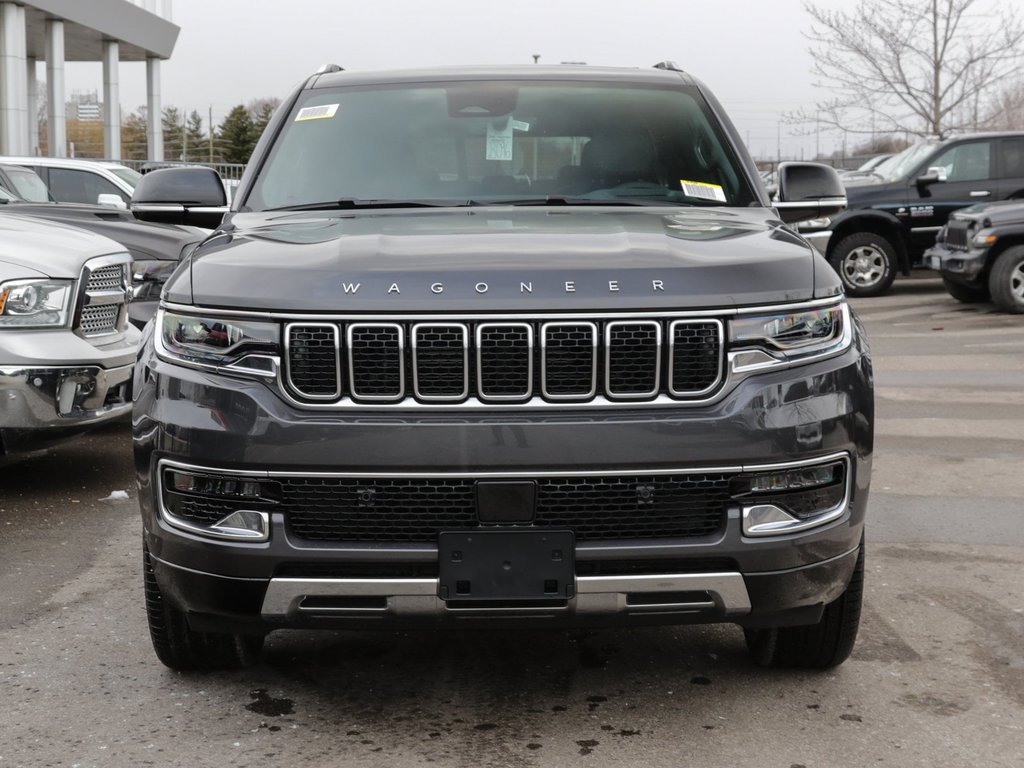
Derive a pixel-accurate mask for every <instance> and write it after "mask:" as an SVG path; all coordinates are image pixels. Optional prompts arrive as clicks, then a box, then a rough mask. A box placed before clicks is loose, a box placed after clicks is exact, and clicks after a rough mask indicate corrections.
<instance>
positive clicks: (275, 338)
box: [157, 310, 281, 375]
mask: <svg viewBox="0 0 1024 768" xmlns="http://www.w3.org/2000/svg"><path fill="white" fill-rule="evenodd" d="M157 324H158V328H159V335H158V337H157V338H158V344H159V346H158V350H159V351H160V352H161V353H163V355H164V356H165V357H168V358H170V359H172V360H174V361H176V362H181V363H185V364H189V365H195V366H198V367H214V368H222V367H223V368H232V369H235V370H238V371H241V372H248V373H255V374H260V375H272V374H274V373H275V372H276V364H277V360H276V357H277V355H278V353H279V351H280V344H281V329H280V327H279V326H278V325H277V323H264V322H255V321H251V320H239V319H235V318H229V317H219V316H203V315H184V314H178V313H176V312H167V311H165V310H161V311H160V312H159V313H158V315H157Z"/></svg>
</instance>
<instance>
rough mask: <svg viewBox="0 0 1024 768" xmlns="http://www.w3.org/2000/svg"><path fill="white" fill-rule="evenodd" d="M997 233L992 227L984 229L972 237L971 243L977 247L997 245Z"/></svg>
mask: <svg viewBox="0 0 1024 768" xmlns="http://www.w3.org/2000/svg"><path fill="white" fill-rule="evenodd" d="M996 239H997V238H996V234H995V233H994V232H993V231H992V230H991V229H982V230H980V231H979V232H978V233H977V234H976V235H975V236H974V237H972V238H971V245H973V246H974V247H975V248H988V247H990V246H993V245H995V243H996Z"/></svg>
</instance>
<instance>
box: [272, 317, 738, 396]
mask: <svg viewBox="0 0 1024 768" xmlns="http://www.w3.org/2000/svg"><path fill="white" fill-rule="evenodd" d="M286 338H287V340H288V350H287V354H286V356H285V357H286V371H285V374H286V376H285V379H286V382H287V385H288V389H289V391H290V393H291V395H292V396H293V397H294V398H296V399H297V400H299V401H300V402H308V403H310V404H324V403H330V404H337V405H344V404H346V403H367V404H372V403H396V402H400V401H403V400H406V399H410V400H414V401H417V402H421V403H428V404H429V403H441V402H449V403H457V402H463V401H466V400H470V399H475V400H477V401H479V402H482V403H525V402H527V401H529V400H531V398H535V397H537V398H541V399H543V400H546V401H549V402H567V401H577V402H579V401H586V400H592V399H594V398H596V397H604V398H607V399H609V400H612V401H621V402H628V401H643V400H653V399H656V398H658V397H661V396H668V397H670V398H674V399H677V400H688V399H689V400H693V399H696V398H699V397H703V396H705V395H708V394H710V393H711V392H713V391H714V390H715V389H716V388H717V387H718V386H719V385H720V384H721V382H722V380H723V375H724V363H725V355H724V325H723V323H722V321H721V320H719V319H716V318H697V319H683V320H672V319H667V318H657V317H653V318H652V317H642V318H637V319H635V320H633V319H629V320H607V321H600V320H596V319H595V320H558V319H555V318H551V319H549V320H547V321H543V320H540V321H538V320H534V319H532V318H531V319H530V320H528V321H527V320H518V319H514V318H513V319H509V320H504V319H499V320H494V321H477V322H473V321H470V320H467V321H459V320H458V319H457V318H456V319H453V320H452V321H447V320H443V321H436V322H418V323H404V322H357V321H353V322H349V323H337V324H335V323H323V322H316V323H313V322H310V323H302V322H294V323H290V324H288V326H287V333H286Z"/></svg>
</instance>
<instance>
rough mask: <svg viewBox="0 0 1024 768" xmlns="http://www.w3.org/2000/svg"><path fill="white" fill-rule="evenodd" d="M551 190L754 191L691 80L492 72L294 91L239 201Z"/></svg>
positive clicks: (489, 199)
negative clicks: (665, 84)
mask: <svg viewBox="0 0 1024 768" xmlns="http://www.w3.org/2000/svg"><path fill="white" fill-rule="evenodd" d="M554 198H557V199H558V201H559V202H562V203H569V204H572V203H576V202H581V203H582V202H590V203H598V202H603V203H607V204H612V205H617V204H634V205H635V204H660V205H676V204H684V205H751V204H754V203H755V201H756V198H755V196H754V193H753V191H752V190H751V188H750V185H749V183H748V181H747V180H746V177H745V175H744V174H743V172H742V171H741V170H740V167H739V162H738V161H737V159H736V157H735V155H734V154H733V152H732V150H731V149H730V148H729V145H728V143H727V142H726V140H725V138H724V136H723V135H722V133H721V130H720V128H719V126H718V124H717V122H716V120H715V118H714V117H713V116H712V115H711V113H710V112H709V110H708V108H707V105H706V103H705V101H704V99H703V98H702V97H701V95H700V94H699V92H698V91H697V90H696V89H695V88H684V87H676V88H673V89H667V88H661V87H644V86H638V85H635V84H631V85H630V86H629V87H623V86H618V85H614V86H613V85H607V84H601V83H582V82H510V81H499V82H446V83H440V84H426V85H421V84H417V85H415V86H414V85H404V84H403V85H401V86H386V87H384V86H380V87H369V88H368V87H349V88H339V89H331V90H326V89H324V90H320V89H315V90H312V91H309V92H306V93H304V94H303V96H302V97H301V98H300V100H299V103H298V104H297V105H296V106H295V107H294V108H293V110H292V112H291V114H290V115H289V116H288V119H287V122H286V123H285V125H284V127H283V129H282V132H281V134H280V135H279V136H278V138H277V141H276V142H275V145H274V148H273V150H272V151H271V153H270V155H269V157H268V159H267V161H266V163H265V164H264V166H263V167H262V168H261V170H260V172H259V176H258V177H257V179H256V181H255V184H254V186H253V188H252V190H251V192H250V193H249V195H248V197H247V199H246V200H245V201H243V202H244V205H243V206H242V210H261V209H271V208H289V207H291V208H297V207H325V208H326V207H331V206H332V205H337V204H338V203H339V201H341V202H343V203H344V202H347V203H348V205H349V206H352V205H355V206H357V207H358V205H359V204H360V203H367V204H369V203H375V204H377V205H385V204H387V203H389V202H395V201H407V202H413V201H415V202H416V203H417V204H432V205H436V204H439V205H470V204H487V203H501V202H506V203H514V204H541V203H545V202H553V201H554Z"/></svg>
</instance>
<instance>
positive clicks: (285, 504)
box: [276, 473, 731, 543]
mask: <svg viewBox="0 0 1024 768" xmlns="http://www.w3.org/2000/svg"><path fill="white" fill-rule="evenodd" d="M730 479H731V475H729V474H726V473H698V474H680V475H647V476H644V475H609V476H601V477H590V476H571V475H568V476H565V477H542V478H539V479H538V480H537V509H536V516H535V518H534V520H533V525H534V526H535V527H543V528H560V529H570V530H572V531H573V532H574V533H575V534H576V539H577V541H606V540H613V539H652V538H691V537H700V536H708V535H711V534H713V533H715V532H717V531H718V530H719V529H720V528H721V527H722V526H723V525H724V523H725V514H726V507H727V505H728V503H729V500H730V493H729V481H730ZM276 510H277V511H280V512H284V514H285V519H286V520H287V523H288V527H289V531H290V532H291V534H292V535H293V536H295V537H297V538H299V539H304V540H311V541H330V542H337V541H361V542H368V541H384V542H386V541H405V542H423V543H427V542H431V543H432V542H434V541H436V539H437V535H438V534H439V533H440V532H441V531H445V530H456V529H466V528H476V527H477V526H479V522H478V520H477V512H476V491H475V481H474V480H473V479H472V478H426V479H420V478H398V479H390V478H369V479H364V478H316V477H310V478H303V477H289V478H283V479H282V480H281V501H280V504H279V505H278V506H277V507H276Z"/></svg>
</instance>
